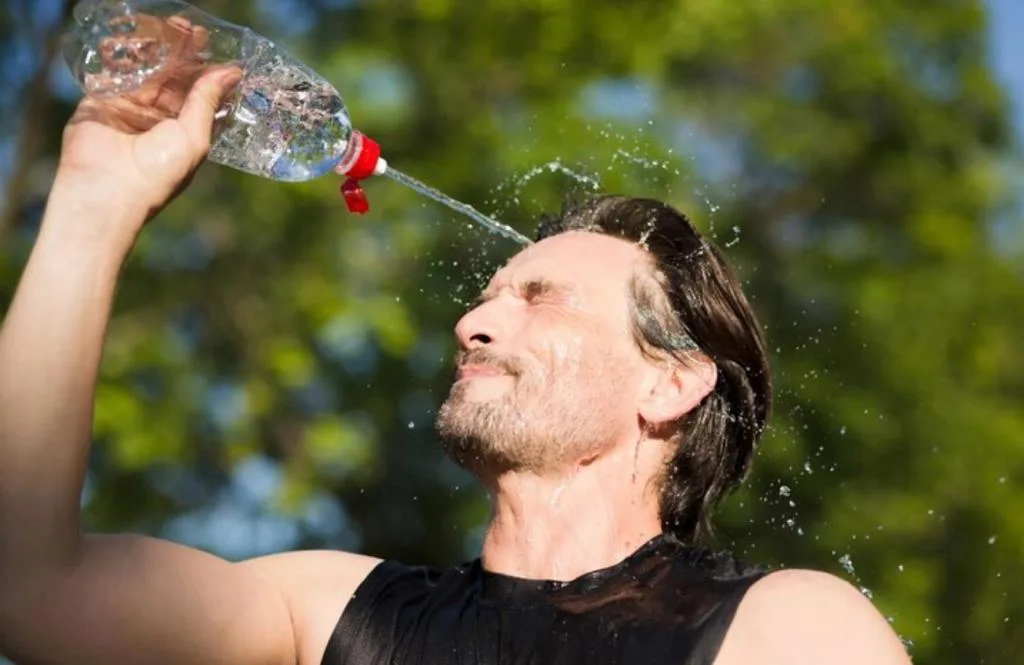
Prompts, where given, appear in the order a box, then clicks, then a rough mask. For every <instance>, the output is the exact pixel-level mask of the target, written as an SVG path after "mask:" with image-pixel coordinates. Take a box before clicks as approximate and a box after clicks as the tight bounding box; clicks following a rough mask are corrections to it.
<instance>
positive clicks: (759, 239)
mask: <svg viewBox="0 0 1024 665" xmlns="http://www.w3.org/2000/svg"><path fill="white" fill-rule="evenodd" d="M197 4H198V5H199V6H201V7H202V8H204V9H206V10H207V11H210V12H212V13H215V14H217V15H220V16H223V17H225V18H229V19H232V20H235V21H237V22H241V23H246V24H249V25H252V26H253V27H254V28H255V29H257V31H259V32H262V33H264V34H266V35H268V36H270V37H271V38H273V39H275V40H277V41H280V42H282V43H283V44H285V45H286V46H287V47H288V48H289V49H290V50H292V51H293V52H294V53H295V54H296V55H298V56H299V57H300V58H301V59H304V60H305V61H306V62H307V63H308V64H310V65H311V66H313V67H314V68H315V69H317V70H318V71H319V72H321V73H322V74H323V75H325V76H326V77H327V78H329V79H330V80H332V81H333V82H335V83H336V84H337V86H338V88H339V90H340V91H341V92H342V94H343V96H345V98H346V100H347V101H348V102H349V105H350V109H351V111H352V114H353V117H354V119H355V121H356V123H357V125H358V126H359V127H360V128H361V129H362V130H363V131H365V132H367V133H368V134H370V135H372V136H374V137H376V138H377V139H378V140H380V142H381V143H382V145H383V146H384V148H385V153H386V156H387V157H388V159H389V161H390V162H391V163H393V164H394V165H396V166H397V167H398V168H400V169H402V170H405V171H407V172H409V173H411V174H413V175H416V176H418V177H422V178H423V179H425V180H427V181H428V182H430V183H431V184H433V185H435V186H438V187H440V188H441V189H443V190H445V191H446V192H448V193H450V194H452V195H454V196H457V197H459V198H462V199H463V200H466V201H467V202H470V203H472V204H474V205H476V206H477V207H480V208H482V209H483V210H485V211H487V212H490V213H493V214H495V215H497V216H499V217H501V218H502V219H504V220H505V221H507V222H509V223H511V224H512V225H513V226H516V227H517V228H518V229H520V230H521V231H523V232H525V233H530V232H532V229H533V227H534V225H535V224H536V221H537V218H538V216H539V215H540V214H541V213H543V212H552V211H555V210H557V209H558V207H559V206H560V204H561V202H562V200H563V198H564V197H565V196H566V195H567V194H574V195H578V194H584V193H586V192H589V191H619V192H625V193H629V194H634V195H648V196H654V197H658V198H663V199H665V200H668V201H670V202H671V203H673V204H674V205H676V206H678V207H679V208H681V209H683V210H686V211H688V212H689V214H690V215H691V216H692V217H693V219H694V220H695V222H696V223H697V225H698V226H699V227H701V228H702V229H704V230H705V231H706V232H707V233H708V234H709V235H710V236H712V237H713V238H715V239H716V240H717V241H718V242H719V243H720V244H721V245H723V246H725V247H726V248H727V251H728V252H729V253H730V254H731V256H732V257H733V259H734V261H735V263H736V264H737V266H738V267H739V269H740V271H741V273H742V274H743V276H744V278H745V280H746V283H747V287H748V289H749V291H750V293H751V294H752V296H753V297H754V299H755V305H756V307H757V308H758V310H759V312H760V314H761V315H762V317H763V320H764V321H765V323H766V325H767V327H768V334H769V337H770V340H771V345H772V347H773V349H774V352H775V359H774V361H775V367H776V377H777V386H778V392H779V396H778V403H777V409H776V415H775V419H774V425H773V427H772V429H771V431H770V433H769V436H768V437H767V439H766V441H765V442H764V445H763V447H762V450H761V452H760V455H759V460H758V463H757V465H756V467H755V472H754V474H753V477H752V479H751V482H750V484H749V486H748V487H747V488H746V489H745V490H743V491H742V492H741V493H740V494H739V495H738V496H736V497H735V498H734V499H733V500H732V501H730V502H729V504H728V505H727V506H726V507H725V509H724V511H723V514H722V519H721V520H720V538H721V544H722V545H724V546H729V547H733V548H735V549H737V550H739V551H740V552H741V553H742V554H743V555H744V556H746V557H747V558H749V559H752V560H756V561H760V562H765V563H769V564H773V565H789V566H802V567H817V568H823V569H826V570H830V571H832V572H836V573H838V574H840V575H844V576H846V577H847V578H848V579H851V580H854V581H855V582H856V583H858V584H860V585H862V586H863V587H864V589H865V592H867V593H871V594H873V597H874V598H875V600H876V602H877V603H878V605H879V606H880V607H881V608H882V609H883V611H884V612H885V613H886V614H887V615H888V616H891V617H892V620H893V622H894V625H895V627H896V629H897V631H898V632H899V633H900V634H901V635H902V636H904V637H905V638H906V639H908V640H909V641H912V642H913V644H914V646H913V654H914V656H915V659H916V662H919V663H934V664H943V663H968V662H970V663H975V662H977V663H1008V662H1011V660H1012V655H1011V654H1015V653H1019V652H1020V651H1021V650H1022V649H1024V633H1021V631H1019V630H1018V629H1017V626H1018V625H1019V624H1021V623H1022V622H1024V611H1022V607H1021V605H1020V603H1019V602H1017V603H1015V602H1014V600H1013V599H1015V598H1020V597H1022V596H1024V579H1022V577H1021V576H1020V575H1019V574H1017V572H1016V571H1017V569H1018V565H1017V563H1018V562H1019V561H1020V560H1021V559H1022V558H1024V521H1022V518H1021V517H1019V515H1021V514H1024V513H1018V512H1017V509H1018V508H1021V507H1022V505H1024V495H1022V493H1021V491H1020V487H1021V485H1022V483H1024V457H1022V456H1021V455H1020V454H1019V452H1018V451H1019V447H1020V444H1021V443H1022V442H1024V410H1022V409H1021V404H1022V402H1024V378H1022V377H1024V354H1022V353H1021V352H1020V340H1021V333H1020V331H1021V330H1022V329H1024V289H1022V288H1021V268H1020V266H1021V258H1022V257H1021V249H1022V246H1021V240H1022V238H1021V235H1020V233H1019V232H1017V231H1019V225H1017V226H1015V225H1013V224H1010V225H1006V224H1003V225H996V224H995V221H996V220H997V219H998V218H999V216H1000V214H1002V213H1004V212H1005V209H1004V206H1005V203H1006V201H1007V200H1008V199H1007V197H1008V191H1007V189H1006V180H1005V178H1004V177H1003V175H1002V174H1003V171H1002V170H1001V164H1003V163H1004V160H1005V159H1006V156H1007V155H1008V154H1010V151H1011V150H1012V149H1013V146H1012V144H1011V138H1010V133H1009V131H1008V126H1007V122H1008V120H1007V112H1006V103H1005V100H1004V98H1003V96H1002V93H1001V91H1000V90H999V88H998V86H997V85H996V83H995V82H994V80H993V78H992V75H991V73H990V69H989V66H988V63H987V61H986V58H987V51H986V13H985V7H984V4H983V3H982V2H980V0H957V1H952V2H943V3H935V2H924V1H922V0H893V1H890V2H881V3H863V2H855V1H854V0H834V1H833V2H831V3H827V4H824V3H820V2H817V1H812V0H757V1H755V2H744V3H733V2H724V1H721V2H706V1H699V0H689V1H688V2H687V1H683V0H636V1H634V2H631V3H621V2H594V1H593V0H590V1H584V0H516V1H515V2H512V1H511V0H491V1H490V2H477V3H456V2H452V1H451V0H416V1H415V2H407V1H401V2H399V1H395V0H381V1H380V2H374V3H368V2H358V1H355V0H352V1H349V2H340V1H338V0H287V1H285V0H280V1H275V2H240V1H237V0H235V1H232V2H227V0H206V1H202V0H197ZM66 5H67V3H64V4H63V5H62V4H61V3H60V2H56V1H49V2H39V3H30V2H17V1H16V0H6V2H4V3H3V5H2V10H0V11H2V13H0V37H2V38H3V39H2V43H3V44H4V46H3V47H2V48H0V68H2V69H3V71H4V75H5V81H10V82H11V85H10V88H9V89H10V90H11V91H12V92H13V93H14V94H12V95H11V96H10V97H9V98H7V99H6V101H4V102H3V103H0V114H2V118H3V120H4V122H3V123H0V126H2V127H3V131H2V132H0V146H2V147H3V149H2V150H0V154H3V155H4V160H3V161H4V166H5V167H6V169H7V170H6V172H5V181H6V188H5V192H6V195H5V198H4V201H3V204H4V205H3V210H4V213H3V215H2V217H0V243H2V245H0V247H2V249H0V304H3V305H6V302H7V301H8V299H9V298H10V295H11V293H12V291H13V287H14V285H15V283H16V279H17V275H18V271H19V270H20V266H21V265H22V263H23V261H24V258H25V256H26V253H27V251H28V249H29V248H30V246H31V241H32V237H33V233H34V229H35V224H36V222H37V220H38V216H39V211H40V207H41V205H42V202H43V200H44V198H45V194H46V189H47V187H48V177H49V174H50V173H52V168H53V163H54V158H55V155H56V152H57V149H58V144H59V137H60V129H61V125H62V123H63V121H64V120H65V119H66V118H67V116H68V114H69V113H70V110H71V108H72V105H73V103H74V101H75V100H76V98H77V93H76V92H75V91H74V89H73V87H72V86H71V84H70V83H69V79H68V76H67V74H66V72H65V71H64V70H63V68H62V66H61V65H60V63H54V62H53V57H54V54H55V50H54V49H55V44H56V41H55V39H54V35H55V34H56V33H55V26H56V25H57V22H56V17H58V16H60V15H61V14H62V13H66V11H67V7H66ZM16 121H17V122H16ZM338 184H339V183H338V182H336V181H333V180H332V179H330V178H326V179H323V180H321V181H316V182H312V183H308V184H303V185H284V184H270V183H268V182H267V181H264V180H260V179H257V178H254V177H251V176H247V175H244V174H241V173H236V172H233V171H230V170H228V169H224V168H221V167H217V166H213V165H210V166H206V167H204V168H203V170H202V171H201V173H200V174H199V175H198V176H197V178H196V179H195V182H194V184H193V186H192V188H191V189H190V190H189V191H188V193H187V194H185V195H184V196H183V197H182V198H181V199H180V200H179V201H178V202H177V203H176V204H175V205H174V206H172V207H171V208H170V209H169V210H167V211H166V212H165V213H164V214H163V215H162V216H161V218H159V219H157V220H155V221H154V223H153V224H152V225H151V226H150V228H149V229H148V230H147V231H146V233H145V234H144V236H143V238H142V239H141V241H140V243H139V246H138V248H137V251H136V253H135V255H134V258H133V259H132V261H131V262H130V264H129V265H128V266H127V268H126V275H125V277H124V280H123V285H122V288H121V292H120V295H119V299H118V305H117V312H116V316H115V319H114V321H113V323H112V325H111V330H110V341H109V346H108V351H107V356H106V360H105V364H104V369H103V378H102V385H101V387H100V391H99V397H98V402H97V415H96V441H97V445H96V447H95V454H94V457H93V464H92V467H91V469H92V470H91V473H90V478H89V483H88V486H87V491H86V497H85V500H84V505H85V509H86V513H87V515H88V520H89V524H90V526H91V527H93V528H95V529H104V530H106V529H110V530H138V531H144V532H148V533H156V534H164V535H166V536H169V537H173V538H176V539H178V540H182V541H185V542H189V543H192V544H195V545H197V546H200V547H205V548H208V549H211V550H215V551H218V552H219V553H221V554H223V555H226V556H229V557H243V556H251V555H254V554H259V553H262V552H266V551H271V550H276V549H282V548H294V547H343V548H353V549H359V550H362V551H367V552H372V553H374V554H377V555H382V556H394V557H399V558H402V559H405V560H408V561H423V562H433V563H440V562H450V561H453V560H459V559H462V558H463V557H466V556H469V555H471V554H472V553H473V552H474V548H475V545H476V539H477V537H478V536H479V531H478V530H479V527H480V526H481V524H482V523H483V522H484V520H485V518H486V514H487V505H486V501H485V499H484V497H483V496H481V494H480V492H479V491H478V490H477V489H476V488H475V486H474V485H473V483H472V481H471V479H470V478H469V477H467V475H466V474H465V473H464V472H462V471H461V470H459V469H457V468H455V467H454V466H453V465H452V464H451V463H449V462H448V461H446V460H445V459H444V457H443V456H442V454H441V453H440V450H439V448H438V447H437V445H436V443H435V440H434V434H433V430H432V426H431V425H432V418H433V410H434V409H435V408H436V406H437V405H438V404H439V403H440V401H441V400H442V399H443V397H444V395H445V393H446V390H447V385H448V381H449V379H450V372H449V371H448V368H449V359H450V357H451V352H452V349H453V344H452V337H451V325H452V324H453V323H454V322H455V320H456V319H457V317H458V315H459V314H460V312H461V311H462V310H463V309H464V307H465V304H466V302H467V301H468V300H469V299H470V298H471V297H472V296H474V295H475V293H476V291H477V289H478V288H479V287H480V286H481V285H482V284H483V282H484V281H485V280H486V279H487V277H488V274H489V272H490V271H491V270H492V269H494V268H495V267H497V266H498V265H500V263H501V261H503V260H504V259H505V258H506V257H507V256H509V255H510V254H511V253H512V252H513V251H515V247H514V246H512V245H511V244H510V243H508V242H506V241H502V240H500V239H496V238H494V237H491V236H489V235H487V234H486V233H485V232H483V231H482V230H479V229H477V228H475V227H472V226H470V225H469V223H468V222H467V220H464V219H461V218H458V217H455V216H454V215H453V214H452V213H450V212H448V211H446V210H444V209H441V208H439V207H437V206H435V205H433V204H432V203H429V202H427V201H425V200H423V199H421V198H418V197H417V196H416V195H414V194H413V193H411V192H408V191H405V190H403V189H401V188H399V187H398V186H397V185H396V184H394V183H389V182H370V183H368V184H367V188H368V190H369V193H370V196H371V198H372V201H373V205H374V208H373V210H372V212H371V213H370V215H369V216H367V217H366V218H353V217H350V216H348V215H347V214H346V213H345V212H344V209H343V206H342V205H341V203H340V201H339V200H338V198H337V192H336V191H335V190H336V188H337V186H338ZM1007 229H1009V231H1007Z"/></svg>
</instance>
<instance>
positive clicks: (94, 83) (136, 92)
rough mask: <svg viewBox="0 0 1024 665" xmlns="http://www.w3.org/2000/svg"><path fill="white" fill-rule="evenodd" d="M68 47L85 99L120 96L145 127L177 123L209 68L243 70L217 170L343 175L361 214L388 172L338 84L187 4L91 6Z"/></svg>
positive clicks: (220, 129)
mask: <svg viewBox="0 0 1024 665" xmlns="http://www.w3.org/2000/svg"><path fill="white" fill-rule="evenodd" d="M62 51H63V55H64V58H65V60H66V61H67V63H68V65H69V67H70V68H71V71H72V73H73V75H74V77H75V79H76V80H77V81H78V83H79V85H80V86H81V87H82V89H83V90H84V91H85V93H86V94H87V95H93V96H97V97H108V96H119V97H121V99H122V102H121V103H120V104H119V105H118V109H119V112H122V113H124V114H125V115H126V116H128V117H127V118H126V120H127V121H128V122H129V123H131V124H132V125H133V126H136V127H138V128H140V129H146V128H148V127H149V126H152V125H155V124H156V123H157V122H159V121H160V120H163V119H165V118H169V117H176V116H177V114H178V112H179V111H180V110H181V105H182V103H183V102H184V99H185V95H186V94H187V92H188V91H189V90H190V89H191V86H192V83H193V82H194V81H195V80H196V79H197V78H198V77H199V76H200V75H201V74H202V73H203V72H204V71H205V70H206V69H208V68H210V67H214V66H218V65H229V64H230V65H235V66H238V67H240V68H241V69H242V72H243V75H242V79H241V81H240V82H239V83H238V85H237V87H236V88H235V90H234V92H233V93H232V94H231V95H229V97H228V99H227V100H226V101H225V102H224V104H223V106H222V107H221V108H220V109H219V110H218V112H217V114H216V120H215V124H214V129H213V136H212V137H211V148H210V154H209V159H210V160H211V161H213V162H216V163H218V164H223V165H225V166H230V167H233V168H236V169H239V170H241V171H245V172H248V173H252V174H255V175H258V176H263V177H266V178H271V179H273V180H280V181H287V182H299V181H304V180H311V179H313V178H317V177H320V176H322V175H326V174H328V173H332V172H334V173H340V174H342V175H345V176H348V180H347V181H346V183H345V184H344V186H343V187H342V192H343V194H344V196H345V200H346V202H347V203H348V206H349V209H350V210H352V211H353V212H366V210H367V209H368V204H367V202H366V197H365V195H364V194H363V192H362V189H361V188H360V187H359V180H361V179H363V178H367V177H369V176H371V175H379V174H382V173H384V172H385V171H387V162H386V161H385V160H383V159H381V157H380V146H378V145H377V143H376V142H374V141H372V140H371V139H369V138H367V137H366V136H364V135H363V134H361V133H360V132H358V131H356V130H354V129H353V127H352V122H351V120H350V118H349V114H348V109H347V108H346V107H345V102H344V101H343V100H342V98H341V95H339V94H338V91H337V90H335V89H334V87H333V86H332V85H331V84H330V83H328V82H327V81H325V80H324V79H323V78H321V77H320V76H318V75H317V74H316V72H314V71H312V70H311V69H309V68H308V67H306V66H305V65H304V64H302V63H301V62H299V61H298V60H296V59H295V58H293V57H292V56H291V55H289V54H288V53H287V52H285V51H284V50H283V49H281V48H280V47H278V46H277V45H275V44H274V43H273V42H271V41H270V40H269V39H267V38H265V37H262V36H261V35H258V34H256V33H255V32H253V31H252V30H251V29H249V28H247V27H244V26H239V25H234V24H232V23H228V22H226V21H223V20H221V19H218V18H216V17H214V16H211V15H209V14H207V13H205V12H203V11H201V10H199V9H197V8H196V7H193V6H192V5H189V4H188V3H185V2H181V1H180V0H82V1H81V2H79V3H78V4H77V5H76V6H75V8H74V23H73V24H72V25H71V26H70V28H69V29H68V31H67V32H66V34H65V36H64V41H63V44H62Z"/></svg>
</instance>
